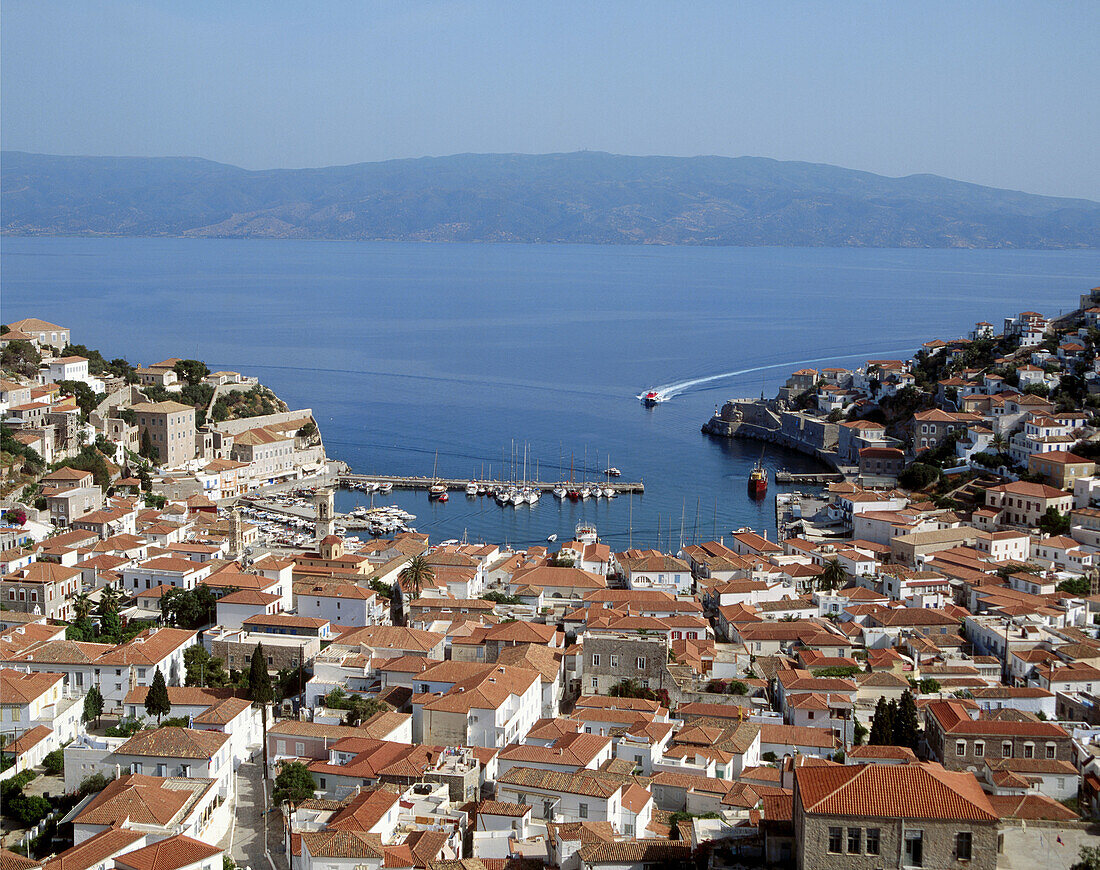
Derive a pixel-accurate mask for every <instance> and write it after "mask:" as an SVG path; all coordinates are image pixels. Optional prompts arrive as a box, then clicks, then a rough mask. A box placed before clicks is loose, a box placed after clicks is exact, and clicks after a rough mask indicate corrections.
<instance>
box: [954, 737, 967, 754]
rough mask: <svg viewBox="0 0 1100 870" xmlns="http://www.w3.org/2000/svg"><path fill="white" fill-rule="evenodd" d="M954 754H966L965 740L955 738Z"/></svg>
mask: <svg viewBox="0 0 1100 870" xmlns="http://www.w3.org/2000/svg"><path fill="white" fill-rule="evenodd" d="M955 754H956V755H966V741H965V740H956V741H955Z"/></svg>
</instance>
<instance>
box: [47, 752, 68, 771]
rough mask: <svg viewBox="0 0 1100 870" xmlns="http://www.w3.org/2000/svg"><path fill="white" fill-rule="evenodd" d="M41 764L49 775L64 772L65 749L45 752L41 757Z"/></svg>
mask: <svg viewBox="0 0 1100 870" xmlns="http://www.w3.org/2000/svg"><path fill="white" fill-rule="evenodd" d="M42 766H43V767H44V768H45V769H46V773H47V774H49V775H50V776H58V775H59V774H61V773H64V772H65V750H64V749H55V750H53V752H47V753H46V755H45V756H44V757H43V758H42Z"/></svg>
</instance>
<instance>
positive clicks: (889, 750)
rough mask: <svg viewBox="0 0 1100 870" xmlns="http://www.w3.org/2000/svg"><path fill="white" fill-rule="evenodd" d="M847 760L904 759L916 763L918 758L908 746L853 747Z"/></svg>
mask: <svg viewBox="0 0 1100 870" xmlns="http://www.w3.org/2000/svg"><path fill="white" fill-rule="evenodd" d="M846 758H847V759H861V758H866V759H867V760H871V759H875V758H889V759H894V758H904V759H905V760H906V761H916V760H917V756H916V754H915V753H914V752H913V750H912V749H910V748H909V747H908V746H853V747H851V748H850V749H849V750H848V753H847V756H846Z"/></svg>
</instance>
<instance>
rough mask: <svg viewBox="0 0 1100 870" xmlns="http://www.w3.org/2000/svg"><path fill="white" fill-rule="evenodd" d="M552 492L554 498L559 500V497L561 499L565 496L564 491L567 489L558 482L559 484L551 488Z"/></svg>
mask: <svg viewBox="0 0 1100 870" xmlns="http://www.w3.org/2000/svg"><path fill="white" fill-rule="evenodd" d="M553 493H554V498H556V499H559V500H560V499H563V498H565V496H566V493H567V490H566V488H565V487H564V486H562V485H561V484H560V483H559V484H558V485H557V486H555V487H554V489H553Z"/></svg>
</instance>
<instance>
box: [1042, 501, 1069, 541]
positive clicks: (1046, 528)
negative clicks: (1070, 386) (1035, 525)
mask: <svg viewBox="0 0 1100 870" xmlns="http://www.w3.org/2000/svg"><path fill="white" fill-rule="evenodd" d="M1039 531H1040V532H1042V533H1043V534H1044V535H1068V534H1069V515H1068V514H1063V513H1061V512H1060V511H1059V510H1058V508H1056V507H1049V508H1047V512H1046V513H1045V514H1043V515H1042V516H1041V517H1039Z"/></svg>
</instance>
